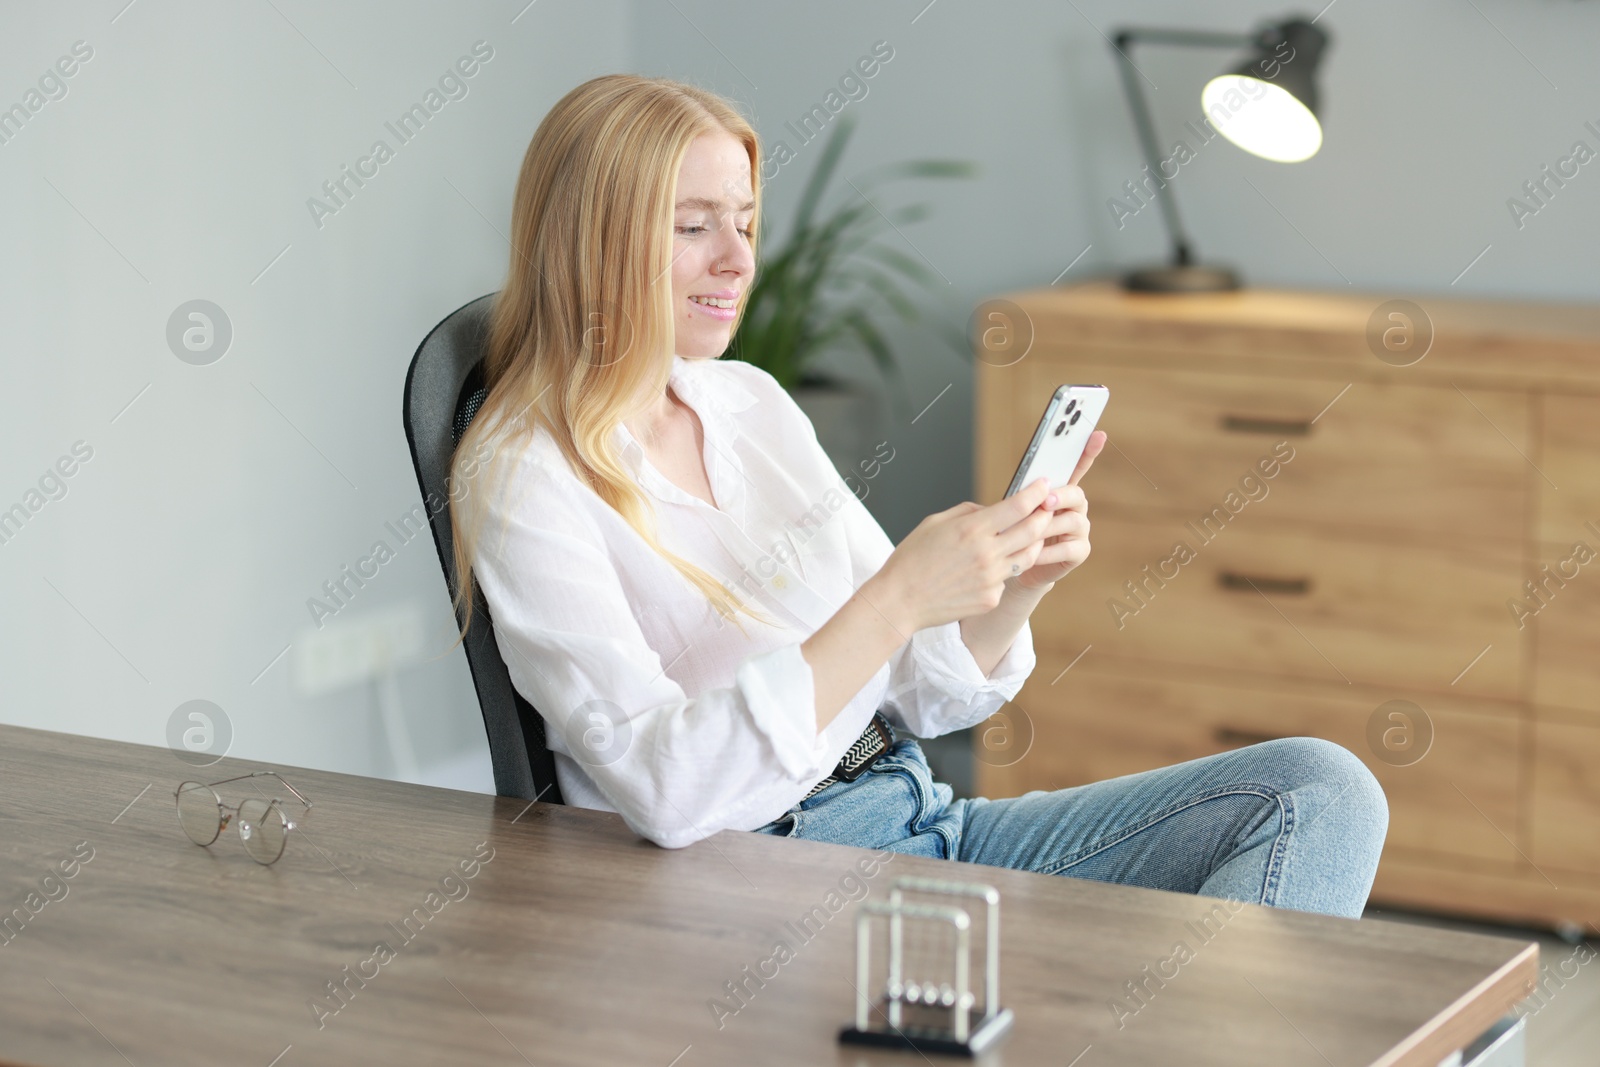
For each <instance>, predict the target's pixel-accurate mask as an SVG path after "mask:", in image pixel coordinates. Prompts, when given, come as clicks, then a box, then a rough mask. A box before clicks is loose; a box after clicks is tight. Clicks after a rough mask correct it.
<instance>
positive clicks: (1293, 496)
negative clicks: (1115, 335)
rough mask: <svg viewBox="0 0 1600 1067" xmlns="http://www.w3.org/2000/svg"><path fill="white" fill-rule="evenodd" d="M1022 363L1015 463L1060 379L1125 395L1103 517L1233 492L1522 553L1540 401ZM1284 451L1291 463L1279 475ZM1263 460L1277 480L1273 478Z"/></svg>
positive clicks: (1348, 523) (1282, 508) (1280, 513)
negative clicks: (1277, 461) (1529, 456)
mask: <svg viewBox="0 0 1600 1067" xmlns="http://www.w3.org/2000/svg"><path fill="white" fill-rule="evenodd" d="M1016 369H1017V370H1018V371H1019V372H1020V373H1018V374H1017V376H1016V378H1015V379H1014V381H1015V384H1014V385H1013V386H1012V388H1013V390H1014V392H1013V393H1012V394H1011V395H1012V397H1013V400H1014V403H1015V404H1016V405H1017V420H1016V421H1017V424H1018V425H1017V426H1016V427H1015V434H1014V436H1015V440H1014V441H1013V442H1012V448H1013V451H1012V456H1013V458H1012V463H1013V464H1014V463H1015V458H1014V457H1015V456H1017V455H1020V454H1021V451H1022V449H1023V448H1025V447H1026V435H1027V434H1028V433H1029V432H1031V430H1032V429H1033V426H1032V423H1031V420H1032V419H1034V418H1037V408H1038V407H1040V406H1041V405H1042V403H1043V401H1044V398H1046V397H1048V396H1049V395H1050V394H1051V392H1052V391H1053V390H1054V389H1055V387H1056V386H1057V385H1058V384H1060V383H1061V382H1063V381H1073V382H1079V381H1087V382H1099V383H1102V384H1104V385H1106V386H1107V387H1108V388H1109V389H1110V390H1111V403H1110V406H1109V407H1107V409H1106V413H1105V416H1104V418H1103V420H1102V422H1101V426H1102V427H1103V428H1104V429H1105V430H1106V432H1107V434H1108V435H1109V436H1110V440H1111V442H1112V444H1113V445H1114V446H1115V447H1114V448H1110V447H1108V448H1107V450H1106V453H1105V454H1104V455H1103V456H1102V458H1101V459H1100V460H1099V461H1097V463H1096V465H1095V469H1094V471H1093V472H1092V473H1091V474H1090V475H1089V478H1088V481H1087V482H1086V483H1085V488H1086V489H1087V490H1088V491H1089V493H1090V497H1091V500H1092V502H1093V503H1094V504H1096V505H1098V506H1099V507H1100V508H1102V509H1103V510H1107V511H1112V512H1115V513H1117V514H1137V513H1143V514H1161V515H1167V516H1171V517H1178V518H1181V519H1189V518H1197V517H1198V516H1200V515H1202V514H1204V513H1206V512H1208V511H1210V510H1211V509H1212V508H1213V507H1215V506H1217V505H1219V504H1221V503H1222V502H1223V498H1224V497H1225V496H1227V494H1228V493H1229V492H1234V493H1237V494H1239V495H1240V496H1241V497H1260V498H1261V499H1260V500H1253V501H1252V503H1260V504H1261V505H1262V507H1261V512H1262V515H1263V520H1264V521H1270V522H1271V523H1272V524H1274V525H1277V524H1290V525H1298V526H1300V527H1303V528H1309V529H1315V530H1328V531H1336V530H1352V531H1364V532H1368V533H1369V534H1370V533H1377V534H1380V535H1385V536H1388V537H1392V538H1396V539H1402V540H1409V541H1411V542H1413V543H1431V542H1433V541H1436V540H1441V539H1442V540H1445V541H1446V542H1448V543H1450V544H1461V545H1472V546H1477V547H1483V548H1499V549H1504V550H1508V551H1509V550H1515V549H1517V548H1518V547H1519V546H1520V545H1521V543H1522V537H1523V533H1524V519H1523V517H1524V515H1525V514H1526V508H1527V506H1528V501H1527V499H1526V494H1527V492H1528V487H1527V481H1528V479H1529V478H1530V477H1537V475H1536V474H1534V472H1533V471H1532V469H1531V468H1529V467H1528V465H1527V461H1526V460H1524V458H1523V457H1522V455H1521V454H1519V451H1518V450H1519V449H1520V450H1521V451H1522V452H1528V451H1529V446H1528V425H1529V419H1528V406H1529V401H1528V398H1527V397H1526V396H1525V395H1522V394H1506V393H1494V392H1484V391H1475V390H1468V391H1467V392H1466V394H1465V395H1463V394H1462V393H1460V392H1457V391H1456V390H1455V389H1453V388H1443V389H1441V388H1437V387H1430V386H1418V385H1393V384H1380V383H1372V382H1357V383H1355V384H1353V385H1351V386H1350V388H1349V390H1348V391H1347V392H1345V393H1344V395H1343V396H1340V395H1339V394H1340V391H1341V390H1342V389H1344V386H1345V384H1346V383H1345V382H1340V381H1327V380H1305V379H1284V378H1269V377H1263V376H1258V375H1252V376H1245V375H1232V374H1206V373H1194V372H1178V371H1163V370H1148V369H1138V368H1130V367H1126V366H1118V365H1114V364H1104V363H1065V362H1051V361H1048V360H1038V361H1030V360H1024V361H1023V362H1022V363H1020V364H1018V365H1017V368H1016ZM1335 397H1338V400H1337V402H1334V401H1335ZM1330 403H1332V404H1333V406H1332V407H1329V406H1328V405H1329V404H1330ZM1474 405H1476V409H1475V408H1474ZM1325 409H1326V410H1325ZM1313 420H1314V421H1313ZM1491 422H1492V425H1491ZM1502 434H1504V435H1505V436H1502ZM1507 437H1509V438H1510V441H1507ZM1279 442H1283V444H1282V445H1279ZM1513 445H1514V447H1513ZM1275 446H1278V448H1279V455H1280V456H1292V459H1290V460H1289V462H1288V463H1286V464H1282V465H1280V466H1278V467H1277V468H1276V469H1275V468H1274V467H1273V466H1272V463H1271V456H1272V453H1273V450H1274V447H1275ZM1263 457H1268V468H1267V469H1268V470H1274V471H1275V476H1274V477H1273V478H1270V479H1263V478H1261V477H1260V470H1259V469H1258V467H1257V464H1258V463H1259V462H1260V461H1261V460H1262V459H1263ZM1004 488H1005V487H1004V486H1003V485H1002V486H1000V487H999V488H998V489H996V490H995V493H996V494H998V493H999V492H1003V491H1004ZM1596 516H1597V517H1600V511H1597V512H1596ZM1479 647H1482V646H1479Z"/></svg>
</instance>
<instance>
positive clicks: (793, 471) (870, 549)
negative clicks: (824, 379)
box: [469, 355, 1035, 848]
mask: <svg viewBox="0 0 1600 1067" xmlns="http://www.w3.org/2000/svg"><path fill="white" fill-rule="evenodd" d="M670 380H671V386H672V390H673V392H674V393H676V394H677V396H678V397H679V399H681V400H682V401H683V402H684V403H685V404H687V405H688V406H689V407H691V408H693V409H694V411H695V414H697V415H698V416H699V417H700V422H701V425H702V427H703V429H704V434H705V451H704V459H705V464H706V472H707V476H708V478H709V479H710V484H711V490H712V495H713V497H714V498H715V499H716V501H717V504H718V506H717V507H712V506H711V505H709V504H707V503H706V502H705V501H703V500H700V499H698V498H696V497H694V496H692V495H690V494H689V493H687V492H685V491H684V490H683V489H681V488H679V487H678V486H677V485H675V484H673V483H672V482H671V481H669V480H668V479H667V478H666V477H664V476H663V475H662V474H661V473H660V472H658V471H657V470H656V469H655V468H654V467H653V466H652V465H651V464H650V462H649V460H648V458H647V457H646V456H645V454H644V450H643V448H642V447H641V446H640V444H639V443H638V441H637V440H635V438H634V437H633V435H632V434H631V433H630V432H629V431H628V428H627V427H626V426H625V425H621V424H619V425H618V426H617V428H616V431H615V439H616V441H617V446H618V448H619V450H620V456H621V458H622V460H623V462H624V464H625V466H626V467H627V468H628V470H629V471H630V472H631V473H632V474H633V476H634V478H635V480H636V481H637V482H638V484H639V485H640V486H641V487H642V488H643V490H644V491H645V494H646V497H647V499H648V500H649V502H650V503H651V504H652V505H653V506H654V508H655V513H656V516H657V529H658V532H659V536H660V539H661V542H662V544H663V545H664V546H665V547H666V548H667V549H669V550H670V551H673V552H675V553H677V554H679V555H680V556H682V557H683V558H685V559H688V560H690V561H691V562H693V563H695V564H696V565H698V566H700V567H702V568H704V569H705V570H706V571H707V572H708V573H710V574H711V575H713V576H714V577H715V578H716V579H717V580H718V581H721V582H723V583H724V585H726V586H729V587H731V588H733V589H735V590H736V591H737V594H738V595H739V597H740V599H741V600H743V601H744V602H746V603H753V604H754V606H756V607H757V608H758V609H759V610H761V611H762V612H764V613H765V614H766V615H767V616H769V617H771V618H774V619H775V620H776V622H777V625H776V626H771V625H767V624H764V623H762V622H760V621H758V620H756V619H752V618H750V617H749V616H748V615H745V614H741V615H740V617H739V619H740V622H741V623H742V624H743V625H744V627H745V629H746V630H747V631H748V632H749V636H748V637H747V636H746V635H745V634H743V633H741V632H740V630H739V628H738V627H737V626H735V625H734V624H732V623H731V622H725V621H723V620H722V619H721V618H720V617H719V616H718V615H717V613H716V611H715V610H714V609H713V608H712V607H711V605H710V603H709V602H708V601H707V600H706V598H705V596H704V595H703V594H702V593H701V592H700V591H699V590H698V589H696V588H695V587H694V586H693V585H691V584H690V583H689V582H688V581H686V580H685V579H684V578H683V577H682V576H681V575H680V574H679V573H678V572H677V570H676V569H674V568H673V567H672V566H671V564H669V563H668V562H667V561H666V560H665V559H663V558H662V557H661V556H660V555H658V554H657V553H656V552H654V551H652V550H651V549H650V548H649V546H648V545H646V544H645V542H644V540H643V539H642V538H640V537H639V536H638V534H636V533H635V532H634V530H633V528H632V527H630V526H629V525H628V524H627V523H626V522H625V521H623V519H622V517H621V516H620V515H619V514H617V513H616V512H615V511H614V510H613V509H612V508H611V507H610V506H609V505H607V504H606V503H605V501H603V500H602V499H601V498H600V497H599V496H598V495H596V494H595V493H594V492H593V491H592V490H591V489H590V488H589V487H588V486H586V485H585V484H583V483H582V482H581V481H579V480H578V478H577V476H576V475H575V474H574V473H573V471H572V469H571V468H570V467H569V466H568V464H567V462H566V459H565V457H564V456H563V455H562V454H561V451H560V449H559V448H558V447H557V446H556V444H555V442H554V440H553V439H552V438H551V437H550V435H549V434H548V432H546V431H544V430H543V429H541V430H539V432H538V434H537V436H536V437H535V439H534V441H533V442H532V444H531V445H529V446H528V447H527V448H526V449H523V450H521V452H520V454H518V455H515V456H513V457H509V458H510V461H511V462H512V463H513V464H514V465H513V466H512V467H511V468H509V472H508V471H507V470H503V469H498V468H497V469H494V470H493V471H492V472H488V473H489V474H490V475H491V477H489V478H487V479H486V481H487V484H488V485H491V486H496V487H500V489H501V491H500V493H499V495H497V496H492V495H491V494H469V496H491V499H489V500H487V501H486V502H485V503H486V506H487V512H486V514H485V517H484V519H483V522H482V526H481V533H480V537H479V541H478V548H477V551H476V554H475V559H474V564H473V565H474V570H475V573H476V575H477V579H478V582H479V583H480V585H481V586H482V589H483V594H484V597H485V599H486V601H487V603H488V605H489V611H490V614H491V616H492V617H493V619H494V627H495V637H496V639H497V641H498V644H499V646H500V652H501V655H502V656H503V657H504V659H505V661H506V665H507V667H508V669H509V671H510V675H511V681H512V684H514V685H515V686H516V687H517V690H518V691H519V692H520V693H521V694H522V695H523V697H524V698H526V699H527V700H528V702H529V703H530V704H532V705H533V706H534V707H535V708H537V709H538V710H539V712H540V714H541V715H542V716H543V717H544V719H545V722H546V725H547V734H548V744H549V747H550V749H551V751H552V752H553V753H554V759H555V767H556V780H557V781H558V782H559V783H560V786H561V792H562V795H563V797H564V798H565V800H566V802H567V803H568V804H572V805H575V806H579V807H586V808H599V809H601V810H605V811H615V812H618V813H620V814H621V815H622V817H623V819H624V820H625V821H626V822H627V824H628V826H629V827H631V828H632V829H633V830H634V831H635V832H637V833H638V834H640V835H642V836H643V837H646V838H648V839H649V840H651V841H653V842H655V843H656V844H658V845H662V846H664V847H666V848H680V847H682V846H684V845H688V844H691V843H693V842H695V841H698V840H700V839H701V838H704V837H709V836H710V835H711V834H714V833H717V832H718V831H720V830H725V829H735V830H753V829H756V828H757V827H760V826H763V825H765V824H766V823H768V822H771V821H772V820H773V819H776V818H777V817H778V816H780V815H782V814H783V813H784V812H785V811H787V810H788V809H789V808H791V807H793V806H794V805H795V804H797V803H798V802H799V801H800V800H801V798H802V797H804V796H805V795H806V793H807V792H808V791H810V789H811V787H812V786H813V785H815V784H816V783H817V782H818V781H820V780H821V779H822V778H824V777H826V776H827V775H828V774H830V773H832V771H833V768H834V765H835V764H836V763H837V762H838V761H839V758H840V757H841V756H842V755H844V752H845V750H846V749H847V748H849V747H850V745H851V743H853V742H854V741H855V740H856V738H858V737H859V736H860V735H861V732H862V731H863V730H864V729H865V728H866V727H867V724H868V723H869V722H870V720H871V718H872V713H873V711H874V710H876V709H878V708H880V707H881V708H882V709H883V711H884V714H885V715H886V716H887V717H888V718H889V720H890V721H891V722H892V723H894V724H895V726H896V727H897V728H904V729H906V730H909V731H910V732H911V733H913V734H915V735H917V736H919V737H925V738H926V737H937V736H939V735H940V734H944V733H948V732H950V731H952V730H959V729H962V728H964V727H967V726H971V725H974V724H976V723H979V722H982V721H983V720H984V719H986V718H988V717H989V716H990V715H992V714H993V713H994V712H995V711H997V710H998V709H999V708H1000V706H1001V705H1002V704H1003V703H1004V702H1005V701H1007V700H1011V699H1013V698H1015V696H1016V694H1017V691H1018V690H1019V689H1021V688H1022V684H1023V682H1024V681H1025V680H1026V679H1027V677H1028V675H1029V674H1030V673H1031V672H1032V670H1033V666H1034V662H1035V656H1034V650H1033V635H1032V632H1031V630H1030V628H1029V627H1028V625H1027V624H1024V625H1023V627H1022V629H1021V631H1020V632H1019V633H1018V635H1017V637H1016V639H1015V641H1013V642H1012V645H1011V647H1010V648H1009V649H1008V650H1007V652H1006V654H1005V656H1004V657H1003V658H1002V659H1001V660H1000V662H999V663H998V664H997V665H996V667H995V669H994V672H993V673H992V674H991V675H990V676H989V677H987V678H985V677H984V675H983V672H982V671H981V670H980V669H979V668H978V664H977V662H976V661H975V660H974V659H973V657H972V653H971V651H969V650H968V648H967V646H966V644H965V643H964V642H963V641H962V640H961V631H960V623H959V622H950V623H946V624H944V625H942V626H932V627H928V628H925V629H922V630H918V631H916V632H915V633H913V634H911V635H910V641H909V642H908V644H905V645H902V646H901V647H900V648H899V650H897V651H896V652H895V654H894V657H893V658H892V659H891V660H890V661H889V662H888V663H886V664H885V665H884V666H883V667H881V668H879V670H878V672H877V674H875V675H874V676H873V678H872V680H871V681H870V682H868V683H867V684H866V685H865V686H864V687H863V688H862V689H861V691H860V692H858V693H857V694H856V695H855V697H854V698H852V699H851V701H850V702H849V704H848V705H847V706H846V707H845V709H844V710H843V711H842V712H841V713H840V714H839V715H838V717H837V718H835V719H834V720H833V721H832V722H831V723H830V724H829V725H828V727H827V729H825V730H823V731H822V732H821V733H820V734H819V733H817V730H816V706H815V692H814V690H813V687H812V674H811V667H810V664H808V663H807V662H806V660H805V658H804V657H803V656H802V655H801V654H800V643H801V642H802V641H804V640H805V639H806V638H807V637H809V636H810V635H811V634H812V633H813V632H815V631H816V630H817V629H818V628H819V627H821V626H822V625H823V623H825V622H827V621H828V619H829V618H831V617H832V616H833V614H834V613H835V612H836V611H838V609H839V608H840V607H841V606H842V605H843V604H844V603H845V601H846V600H847V599H848V598H849V597H850V595H851V593H852V592H853V591H854V590H855V589H857V588H859V587H860V585H861V584H862V583H863V582H865V581H866V580H867V579H868V578H870V577H871V576H872V575H873V574H875V573H877V571H878V569H879V568H880V567H881V566H882V565H883V562H884V561H885V560H886V559H887V558H888V556H889V554H890V552H892V551H893V548H894V546H893V544H892V543H891V542H890V541H889V538H888V536H887V535H886V534H885V533H884V532H883V528H882V527H880V526H879V525H878V523H877V520H875V519H874V518H873V517H872V515H871V513H870V512H868V511H867V509H866V506H865V505H863V504H862V503H861V501H860V499H859V498H858V497H857V496H856V494H855V493H854V492H852V491H851V489H850V488H849V487H848V486H847V485H846V483H845V481H844V479H842V478H841V477H840V475H839V473H838V471H836V470H835V469H834V466H833V464H832V462H831V461H830V460H829V458H828V456H827V454H826V453H825V452H824V451H823V450H822V447H821V446H820V445H819V444H818V443H817V438H816V433H815V431H814V430H813V428H812V426H811V422H810V420H809V419H808V418H807V417H806V415H805V413H804V412H803V411H801V410H800V408H799V406H798V405H797V404H795V402H794V399H793V398H792V397H790V396H789V394H788V393H787V392H786V391H785V390H784V389H783V388H782V387H781V386H780V385H779V384H778V382H777V380H776V379H774V378H773V377H772V376H771V375H770V374H768V373H767V372H766V371H764V370H761V369H760V368H758V367H755V366H753V365H751V364H749V363H745V362H743V361H739V360H734V359H715V360H690V359H685V358H683V357H682V356H677V355H674V356H673V367H672V373H671V379H670ZM890 458H892V453H891V455H890ZM501 459H502V457H499V456H497V457H496V458H495V459H494V460H491V463H494V464H498V463H499V462H500V461H501ZM501 479H505V480H504V481H502V480H501ZM478 480H485V474H483V473H480V474H479V475H478V476H477V478H475V479H474V481H478ZM469 502H471V503H474V504H476V503H477V501H475V500H471V501H469Z"/></svg>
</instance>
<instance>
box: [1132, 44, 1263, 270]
mask: <svg viewBox="0 0 1600 1067" xmlns="http://www.w3.org/2000/svg"><path fill="white" fill-rule="evenodd" d="M1257 37H1258V35H1255V34H1238V33H1209V32H1206V31H1204V30H1159V29H1124V30H1119V31H1118V32H1117V35H1116V37H1115V38H1114V39H1113V40H1112V44H1111V47H1112V48H1113V49H1114V50H1115V51H1116V53H1117V59H1118V63H1117V66H1118V69H1120V70H1121V72H1122V88H1123V91H1124V92H1126V93H1127V95H1128V109H1129V110H1130V111H1132V112H1133V124H1134V129H1135V130H1136V131H1137V132H1138V135H1139V144H1140V146H1141V147H1142V148H1143V149H1144V157H1145V162H1146V164H1147V165H1148V169H1149V170H1150V171H1152V172H1153V174H1154V176H1155V179H1156V202H1157V203H1159V204H1160V205H1161V217H1162V218H1163V219H1164V220H1165V221H1166V224H1167V233H1168V234H1170V235H1171V237H1172V262H1173V265H1174V266H1179V267H1186V266H1188V265H1189V263H1190V262H1191V256H1190V252H1189V238H1188V235H1187V234H1185V233H1184V231H1183V223H1182V221H1181V220H1180V219H1179V218H1178V202H1177V201H1176V200H1175V199H1173V196H1172V191H1171V190H1169V189H1168V188H1167V182H1166V179H1165V178H1164V177H1163V175H1162V174H1161V150H1160V149H1159V148H1158V147H1156V133H1155V123H1154V122H1153V121H1152V120H1151V118H1150V106H1149V104H1148V103H1147V102H1146V101H1145V96H1144V90H1143V89H1142V88H1141V87H1140V85H1139V78H1140V77H1141V75H1140V74H1139V71H1138V68H1136V67H1135V66H1134V65H1133V60H1132V59H1131V58H1129V56H1128V52H1129V51H1130V50H1131V49H1132V48H1133V42H1134V41H1136V40H1138V41H1147V42H1149V43H1151V44H1177V45H1198V46H1202V47H1204V46H1211V47H1217V48H1229V47H1239V46H1242V45H1249V44H1252V43H1254V42H1255V41H1256V40H1257Z"/></svg>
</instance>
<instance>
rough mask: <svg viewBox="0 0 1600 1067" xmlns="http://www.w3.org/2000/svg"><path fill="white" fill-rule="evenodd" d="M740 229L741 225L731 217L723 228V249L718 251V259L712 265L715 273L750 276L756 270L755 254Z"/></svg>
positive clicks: (721, 243)
mask: <svg viewBox="0 0 1600 1067" xmlns="http://www.w3.org/2000/svg"><path fill="white" fill-rule="evenodd" d="M739 229H740V227H739V224H738V223H737V222H736V221H735V220H734V219H733V218H732V217H731V216H730V217H729V219H728V221H727V223H726V224H725V225H724V226H723V227H722V228H721V237H722V240H721V242H720V245H721V247H719V248H718V249H717V259H716V260H715V262H714V263H713V265H712V270H713V273H716V274H727V273H729V272H730V271H733V272H735V273H738V274H749V273H750V272H751V271H753V270H754V269H755V266H756V258H755V254H754V253H753V252H751V251H750V242H749V241H747V240H746V239H745V236H744V234H742V233H740V232H739Z"/></svg>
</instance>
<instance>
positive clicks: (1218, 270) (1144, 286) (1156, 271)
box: [1122, 264, 1240, 293]
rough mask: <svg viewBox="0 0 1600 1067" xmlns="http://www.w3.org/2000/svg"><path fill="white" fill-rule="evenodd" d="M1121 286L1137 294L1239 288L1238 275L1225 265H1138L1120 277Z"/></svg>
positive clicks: (1201, 291) (1220, 290)
mask: <svg viewBox="0 0 1600 1067" xmlns="http://www.w3.org/2000/svg"><path fill="white" fill-rule="evenodd" d="M1122 287H1123V288H1124V289H1128V290H1131V291H1133V292H1136V293H1220V292H1227V291H1229V290H1231V289H1238V288H1239V287H1240V282H1239V276H1238V275H1237V274H1235V273H1234V272H1233V271H1231V270H1229V269H1228V268H1227V267H1202V266H1196V265H1194V264H1190V265H1188V266H1183V267H1172V266H1167V267H1141V268H1140V269H1138V270H1135V271H1130V272H1129V273H1128V274H1126V275H1125V276H1124V277H1123V279H1122Z"/></svg>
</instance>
